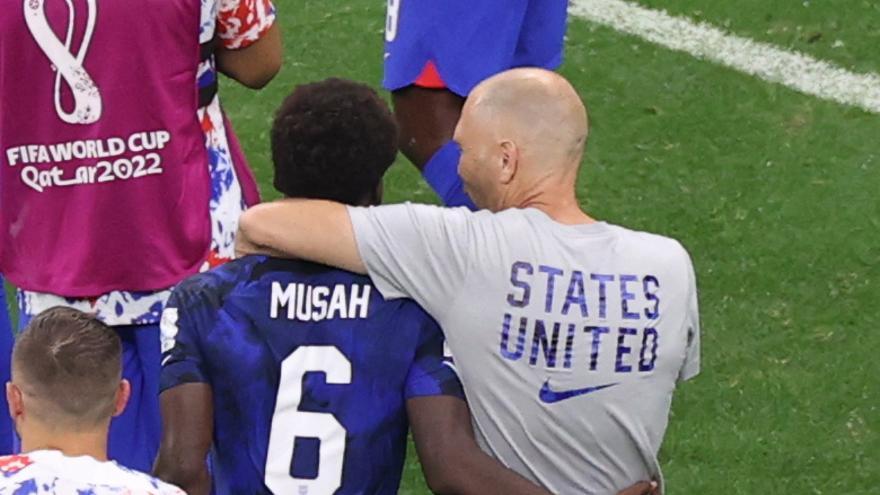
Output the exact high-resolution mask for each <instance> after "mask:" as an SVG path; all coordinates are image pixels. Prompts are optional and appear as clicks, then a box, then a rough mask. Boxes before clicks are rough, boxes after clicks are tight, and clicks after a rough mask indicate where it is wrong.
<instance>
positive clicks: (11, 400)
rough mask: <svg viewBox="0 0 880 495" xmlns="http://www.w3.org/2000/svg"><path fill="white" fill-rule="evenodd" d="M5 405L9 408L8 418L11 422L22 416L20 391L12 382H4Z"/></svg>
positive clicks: (22, 402) (22, 407) (22, 408)
mask: <svg viewBox="0 0 880 495" xmlns="http://www.w3.org/2000/svg"><path fill="white" fill-rule="evenodd" d="M6 404H7V405H8V407H9V417H10V418H12V419H13V420H15V419H16V418H18V417H19V416H21V415H22V414H24V400H23V399H22V395H21V389H20V388H18V387H17V386H16V385H15V384H14V383H12V382H6Z"/></svg>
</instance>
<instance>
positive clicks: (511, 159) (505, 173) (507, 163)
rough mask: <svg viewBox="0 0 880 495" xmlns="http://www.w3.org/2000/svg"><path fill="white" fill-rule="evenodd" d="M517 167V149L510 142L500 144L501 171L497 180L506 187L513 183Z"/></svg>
mask: <svg viewBox="0 0 880 495" xmlns="http://www.w3.org/2000/svg"><path fill="white" fill-rule="evenodd" d="M518 167H519V148H517V146H516V143H514V142H513V141H510V140H505V141H502V142H501V171H500V176H499V180H500V181H501V183H502V184H504V185H507V184H510V183H511V181H513V178H514V177H515V176H516V171H517V168H518Z"/></svg>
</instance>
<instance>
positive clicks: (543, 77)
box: [239, 69, 699, 494]
mask: <svg viewBox="0 0 880 495" xmlns="http://www.w3.org/2000/svg"><path fill="white" fill-rule="evenodd" d="M586 138H587V115H586V110H585V109H584V106H583V103H582V102H581V101H580V98H579V97H578V96H577V94H576V92H575V91H574V89H573V88H572V87H571V85H570V84H569V83H568V82H567V81H565V80H564V79H563V78H561V77H560V76H558V75H555V74H553V73H551V72H548V71H543V70H538V69H516V70H512V71H508V72H505V73H502V74H500V75H498V76H495V77H492V78H490V79H488V80H486V81H485V82H483V83H482V84H480V85H479V86H478V87H477V88H476V89H475V90H474V92H473V93H472V95H471V97H470V98H469V99H468V101H467V103H466V104H465V106H464V110H463V113H462V119H461V121H460V122H459V124H458V127H457V129H456V132H455V139H456V141H458V142H459V144H460V145H461V148H462V158H461V162H460V164H459V172H460V174H461V176H462V178H463V180H464V184H465V188H466V190H467V192H468V194H469V195H470V196H471V198H472V199H473V200H474V202H475V203H476V204H477V206H479V207H482V208H485V209H486V210H484V211H480V212H477V213H472V212H470V211H468V210H466V209H463V208H458V209H445V208H438V207H432V206H421V205H411V204H405V205H393V206H380V207H374V208H352V207H345V206H342V205H339V204H335V203H331V202H320V201H291V200H288V201H282V202H277V203H272V204H266V205H262V206H260V207H257V208H255V209H253V210H251V211H250V212H248V213H247V214H245V216H244V217H242V221H241V222H242V223H241V228H242V232H241V234H242V236H241V237H239V248H240V250H241V251H243V252H254V251H271V252H274V253H284V254H286V255H288V256H293V257H298V258H305V259H309V260H313V261H318V262H322V263H326V264H330V265H334V266H338V267H342V268H346V269H348V270H352V271H355V272H359V273H367V274H369V275H370V276H371V277H372V279H373V281H374V283H375V285H376V287H377V288H378V289H379V290H380V291H381V292H382V294H383V296H385V297H386V298H388V299H393V298H401V297H411V298H413V299H415V300H416V301H417V302H418V303H419V304H421V305H422V306H423V307H424V308H425V309H426V310H427V311H428V313H430V314H431V315H432V316H433V317H434V318H435V319H437V321H438V322H439V323H440V326H441V327H442V328H443V331H444V333H445V334H446V338H447V340H448V343H449V346H450V348H451V350H452V353H453V355H454V356H455V359H456V365H457V369H458V372H459V375H460V377H461V380H462V382H463V384H464V388H465V392H466V395H467V398H468V402H469V404H470V406H471V409H472V413H473V417H474V418H473V419H474V425H475V430H476V433H477V437H478V440H479V442H480V444H481V446H482V447H483V448H484V449H485V450H486V451H487V452H489V453H490V454H492V455H493V456H495V457H496V458H498V459H500V460H501V461H502V462H503V463H504V464H505V465H507V466H508V467H510V468H512V469H514V470H516V471H517V472H519V473H520V474H522V475H523V476H525V477H527V478H529V479H531V480H533V481H535V482H537V483H539V484H541V485H542V486H544V487H545V488H547V489H549V490H550V491H552V492H554V493H561V494H575V493H588V494H608V493H614V492H615V491H617V490H619V489H621V488H623V487H626V486H628V485H630V484H632V483H634V482H636V481H638V480H643V479H648V478H656V479H659V478H660V477H661V473H660V466H659V463H658V461H657V453H658V451H659V449H660V444H661V442H662V439H663V435H664V432H665V430H666V425H667V420H668V415H669V408H670V405H671V400H672V393H673V390H674V389H675V387H676V384H677V382H678V381H680V380H686V379H688V378H691V377H693V376H695V375H696V374H697V373H698V372H699V322H698V312H697V290H696V283H695V277H694V271H693V267H692V265H691V261H690V257H689V256H688V253H687V252H686V251H685V249H684V248H683V247H682V246H681V245H680V244H679V243H678V242H676V241H675V240H672V239H669V238H665V237H661V236H658V235H653V234H647V233H642V232H634V231H631V230H628V229H625V228H623V227H619V226H614V225H610V224H607V223H604V222H598V221H596V220H594V219H593V218H591V217H590V216H589V215H588V214H587V213H586V212H584V211H583V210H582V209H581V207H580V206H579V204H578V201H577V198H576V195H575V181H576V178H577V176H578V171H579V168H580V163H581V158H582V155H583V151H584V145H585V143H586Z"/></svg>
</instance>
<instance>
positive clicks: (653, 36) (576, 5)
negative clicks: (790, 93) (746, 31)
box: [569, 0, 880, 113]
mask: <svg viewBox="0 0 880 495" xmlns="http://www.w3.org/2000/svg"><path fill="white" fill-rule="evenodd" d="M569 12H570V14H571V15H572V16H576V17H579V18H581V19H585V20H588V21H591V22H594V23H597V24H602V25H605V26H608V27H611V28H613V29H615V30H617V31H621V32H624V33H627V34H631V35H634V36H638V37H640V38H643V39H645V40H648V41H650V42H652V43H656V44H658V45H661V46H664V47H666V48H670V49H672V50H676V51H681V52H686V53H689V54H691V55H693V56H695V57H697V58H701V59H705V60H711V61H713V62H715V63H718V64H721V65H724V66H727V67H730V68H733V69H736V70H738V71H741V72H745V73H746V74H751V75H753V76H756V77H758V78H760V79H763V80H765V81H769V82H774V83H779V84H782V85H784V86H787V87H789V88H791V89H794V90H796V91H800V92H801V93H805V94H808V95H813V96H817V97H819V98H822V99H826V100H831V101H836V102H838V103H842V104H845V105H852V106H855V107H859V108H862V109H864V110H867V111H868V112H872V113H880V76H878V75H877V74H872V73H868V74H856V73H853V72H850V71H848V70H846V69H843V68H841V67H838V66H836V65H834V64H831V63H828V62H824V61H822V60H817V59H815V58H813V57H810V56H807V55H804V54H801V53H797V52H793V51H789V50H784V49H782V48H779V47H776V46H773V45H771V44H769V43H762V42H758V41H754V40H750V39H748V38H741V37H739V36H735V35H732V34H728V33H725V32H724V31H722V30H720V29H718V28H716V27H714V26H711V25H709V24H706V23H702V22H695V21H692V20H690V19H686V18H683V17H673V16H671V15H669V14H667V13H666V12H663V11H657V10H651V9H647V8H644V7H641V6H638V5H635V4H632V3H629V2H625V1H623V0H571V3H570V8H569Z"/></svg>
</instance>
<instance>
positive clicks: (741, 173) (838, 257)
mask: <svg viewBox="0 0 880 495" xmlns="http://www.w3.org/2000/svg"><path fill="white" fill-rule="evenodd" d="M642 3H643V4H644V5H646V6H650V7H654V8H665V9H667V10H669V11H670V12H671V13H674V14H676V15H685V16H689V17H691V18H694V19H699V20H704V21H706V22H709V23H712V24H714V25H716V26H721V27H724V28H726V29H729V30H730V31H732V32H735V33H736V34H739V35H741V36H747V37H751V38H755V39H758V40H761V41H767V42H771V43H774V44H777V45H779V46H781V47H785V48H792V49H795V50H798V51H801V52H804V53H807V54H810V55H813V56H815V57H818V58H821V59H824V60H829V61H832V62H835V63H837V64H840V65H842V66H844V67H846V68H850V69H853V70H858V71H875V72H877V71H880V51H878V50H877V47H878V42H880V3H878V2H876V1H873V0H864V1H862V0H847V1H845V2H844V1H840V2H828V1H819V0H813V1H806V2H803V1H801V0H798V1H793V0H779V1H776V2H765V1H760V0H741V1H738V2H709V1H707V0H642ZM279 4H280V5H279V6H280V11H281V22H282V26H283V30H284V36H285V47H286V63H285V66H284V69H283V71H282V73H281V74H280V75H279V77H278V78H277V79H276V80H275V81H274V82H273V83H272V84H271V85H270V86H269V87H268V88H267V89H266V90H264V91H262V92H260V93H252V92H248V91H245V90H243V89H241V88H238V87H236V86H235V85H234V84H231V83H229V82H226V83H225V84H224V87H223V89H222V91H223V98H224V102H225V106H226V108H227V110H228V111H229V113H230V115H231V117H232V119H233V121H234V123H235V126H236V129H237V131H238V134H239V136H240V137H241V139H242V141H243V143H244V145H245V149H246V150H247V151H248V153H249V157H250V160H251V163H252V165H253V167H254V168H255V170H256V172H257V174H258V176H259V178H260V180H261V186H262V189H263V193H264V194H265V196H266V197H267V198H274V197H277V195H276V194H275V192H274V191H272V189H271V181H270V170H271V169H270V164H269V153H268V130H269V126H270V122H271V119H272V115H273V111H274V108H275V107H276V106H277V105H278V104H279V102H280V101H281V100H282V99H283V98H284V96H285V95H286V94H287V93H288V92H289V91H290V90H291V89H292V88H293V87H294V86H295V85H296V84H298V83H301V82H306V81H313V80H317V79H322V78H325V77H329V76H338V77H347V78H352V79H356V80H360V81H365V82H369V83H371V84H373V85H376V86H378V84H379V82H380V78H381V61H382V53H383V51H382V29H383V26H384V2H381V1H379V0H369V1H368V0H348V1H344V2H342V1H333V2H330V1H317V0H301V1H297V2H279ZM562 72H563V73H564V74H565V75H566V76H567V77H568V78H569V79H570V80H571V81H572V82H573V84H574V85H575V86H576V87H577V88H578V90H579V91H580V93H581V95H582V96H583V97H584V99H585V100H586V102H587V104H588V106H589V108H590V112H591V118H592V136H591V139H590V143H589V146H588V151H587V156H586V158H585V163H584V168H583V173H582V177H581V182H580V186H579V187H580V189H579V194H580V198H581V200H582V201H583V203H584V205H585V206H586V207H587V209H588V210H589V211H590V212H591V213H592V214H593V215H594V216H596V217H599V218H601V219H604V220H607V221H609V222H613V223H619V224H622V225H625V226H628V227H631V228H636V229H643V230H650V231H655V232H659V233H662V234H666V235H669V236H673V237H676V238H678V239H680V240H681V241H682V242H683V243H684V244H685V246H687V247H688V249H689V250H690V252H691V254H692V256H693V259H694V262H695V265H696V268H697V272H698V280H699V285H700V302H701V309H702V324H703V373H702V375H700V376H699V377H698V378H697V379H696V380H695V381H693V382H690V383H687V384H685V385H684V386H682V387H681V388H680V390H679V391H678V393H677V395H676V398H675V404H674V407H673V415H672V419H671V422H670V427H669V430H668V433H667V437H666V441H665V444H664V447H663V451H662V459H663V466H664V472H665V475H666V477H667V481H668V489H669V491H668V493H672V494H676V493H681V494H701V493H733V494H746V495H752V494H807V493H808V494H844V493H847V494H869V493H874V494H876V493H880V434H878V429H880V394H878V390H880V387H878V384H877V380H878V377H880V358H878V353H880V333H878V332H880V317H878V316H880V310H878V308H877V304H878V302H880V289H878V284H880V199H878V196H877V190H878V185H880V147H878V145H880V141H878V138H880V117H878V116H877V115H872V114H869V113H866V112H863V111H860V110H856V109H853V108H848V107H844V106H841V105H838V104H835V103H830V102H826V101H822V100H819V99H816V98H813V97H809V96H804V95H801V94H799V93H795V92H793V91H790V90H788V89H786V88H784V87H781V86H776V85H772V84H768V83H766V82H763V81H760V80H757V79H754V78H752V77H749V76H746V75H743V74H741V73H738V72H735V71H732V70H729V69H725V68H722V67H719V66H716V65H712V64H710V63H707V62H703V61H700V60H697V59H695V58H692V57H691V56H689V55H686V54H681V53H675V52H671V51H668V50H665V49H663V48H659V47H657V46H655V45H651V44H648V43H646V42H643V41H641V40H639V39H637V38H632V37H628V36H625V35H622V34H619V33H617V32H615V31H613V30H610V29H608V28H603V27H598V26H594V25H591V24H588V23H586V22H583V21H580V20H572V24H571V26H570V30H569V40H568V48H567V60H566V63H565V65H564V67H563V69H562ZM386 186H387V200H388V201H389V202H397V201H402V200H414V201H421V202H434V201H435V198H434V196H433V194H432V193H431V192H430V190H429V189H428V188H427V186H426V185H425V184H424V183H423V182H422V181H421V179H420V178H419V176H418V174H417V173H416V172H415V171H414V169H413V168H412V167H411V166H409V165H408V164H407V163H405V161H404V159H402V158H401V160H400V163H398V164H397V165H396V166H395V168H394V169H392V171H391V173H390V174H389V176H388V178H387V182H386ZM634 407H638V404H634ZM404 478H405V479H404V485H403V488H402V489H401V493H410V494H417V493H427V489H426V488H425V487H424V484H423V482H422V481H421V473H420V471H419V467H418V461H417V460H416V459H415V457H414V455H412V454H411V456H410V460H409V461H408V463H407V470H406V473H405V476H404Z"/></svg>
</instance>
